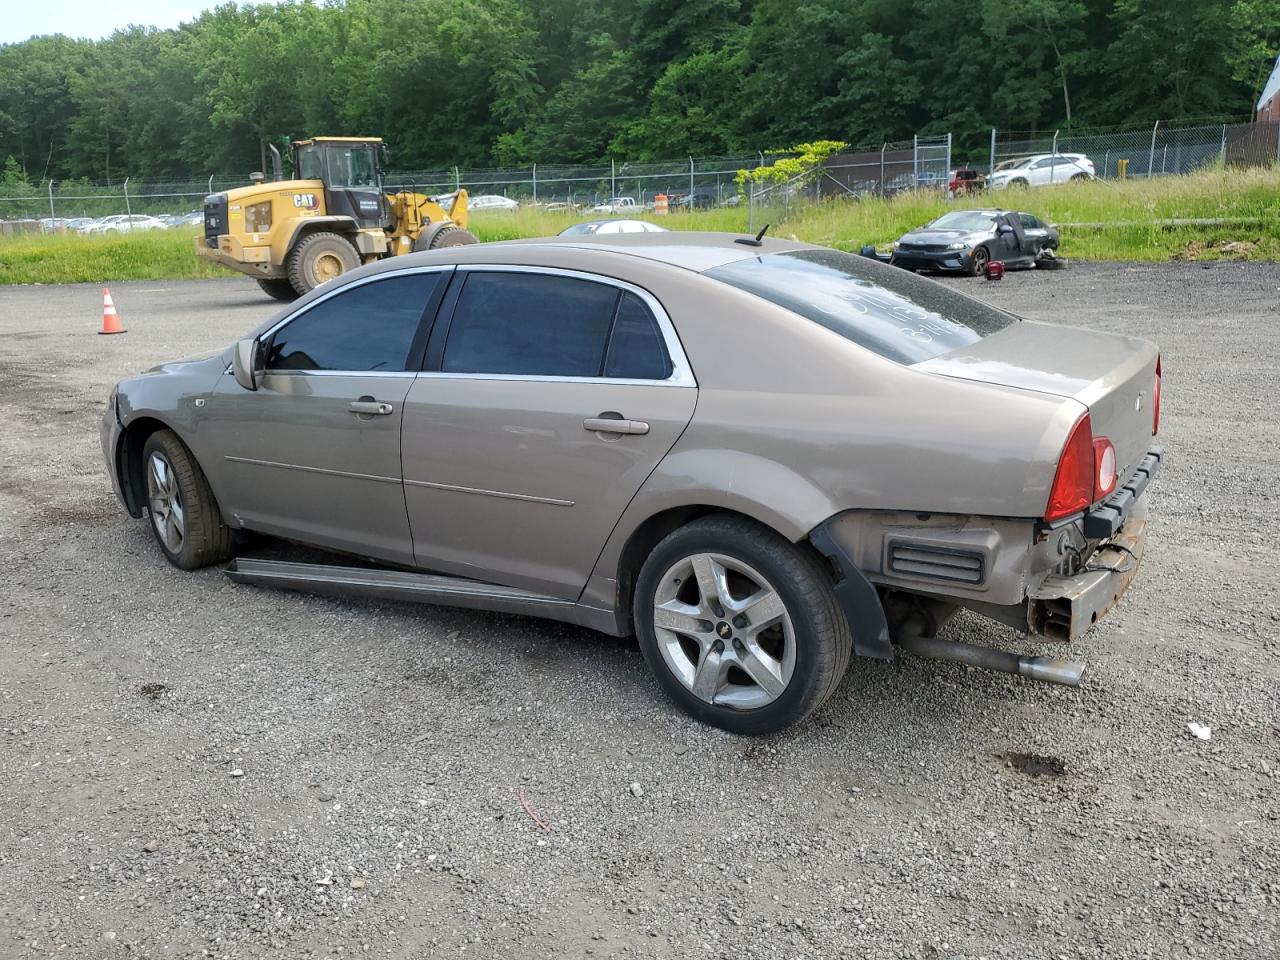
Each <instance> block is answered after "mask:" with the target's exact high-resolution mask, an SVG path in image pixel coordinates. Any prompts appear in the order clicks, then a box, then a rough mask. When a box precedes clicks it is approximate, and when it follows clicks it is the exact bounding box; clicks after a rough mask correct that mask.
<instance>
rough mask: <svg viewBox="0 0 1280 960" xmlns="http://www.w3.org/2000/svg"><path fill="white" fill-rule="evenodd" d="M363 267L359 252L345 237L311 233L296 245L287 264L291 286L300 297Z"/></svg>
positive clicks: (335, 234) (325, 233)
mask: <svg viewBox="0 0 1280 960" xmlns="http://www.w3.org/2000/svg"><path fill="white" fill-rule="evenodd" d="M358 266H360V255H359V254H358V253H356V248H355V247H353V246H352V245H351V243H350V241H348V240H347V238H346V237H344V236H342V235H341V234H337V233H328V232H320V233H311V234H308V235H307V236H305V237H303V238H302V239H301V240H299V241H298V242H297V244H296V245H295V246H294V248H293V250H292V251H290V253H289V256H288V259H287V260H286V262H285V267H286V270H287V271H288V274H289V283H290V284H292V285H293V289H294V290H295V291H296V292H297V294H298V296H302V295H303V294H306V293H310V292H311V291H312V290H314V289H315V288H316V287H318V286H320V284H322V283H325V282H326V281H329V280H334V279H336V278H337V277H340V276H342V275H343V274H344V273H346V272H347V271H349V270H354V269H355V268H356V267H358Z"/></svg>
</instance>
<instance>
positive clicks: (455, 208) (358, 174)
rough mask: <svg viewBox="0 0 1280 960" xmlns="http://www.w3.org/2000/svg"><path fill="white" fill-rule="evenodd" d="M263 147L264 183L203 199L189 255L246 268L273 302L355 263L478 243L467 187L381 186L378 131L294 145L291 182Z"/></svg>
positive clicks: (258, 179)
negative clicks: (200, 225) (470, 224)
mask: <svg viewBox="0 0 1280 960" xmlns="http://www.w3.org/2000/svg"><path fill="white" fill-rule="evenodd" d="M269 149H270V150H271V159H272V167H273V168H274V179H273V180H272V181H271V182H270V183H268V182H265V177H264V176H263V175H262V174H261V173H255V174H253V175H252V176H251V179H252V180H253V185H252V186H248V187H239V188H237V189H235V190H228V191H226V192H225V193H214V194H210V195H209V196H207V197H205V201H204V235H203V236H200V237H197V238H196V253H197V254H199V255H200V256H202V257H208V258H209V259H210V260H213V261H215V262H217V263H220V264H222V265H223V266H225V267H230V268H231V269H232V270H239V271H240V272H241V273H245V274H248V275H249V276H251V277H253V278H254V279H255V280H257V281H258V285H259V286H260V287H262V289H263V290H265V291H266V292H267V293H268V294H270V295H271V296H273V297H275V298H276V299H277V300H293V299H294V298H296V297H299V296H301V295H302V294H304V293H306V292H307V291H309V290H311V289H313V288H314V287H317V286H319V285H320V284H322V283H324V282H325V281H326V280H332V279H333V278H334V277H336V276H339V275H341V274H343V273H346V272H347V271H348V270H353V269H355V268H356V267H358V266H360V264H362V263H369V262H371V261H373V260H380V259H382V258H383V257H393V256H396V255H397V254H401V253H409V252H411V251H414V250H430V249H434V248H436V247H456V246H460V245H461V244H464V243H475V242H476V238H475V236H474V235H473V234H471V233H470V232H469V231H468V230H467V229H466V226H467V192H466V191H465V190H458V191H457V192H456V193H452V194H449V195H447V196H440V197H432V196H426V195H424V194H421V193H418V192H417V191H416V190H414V189H403V190H400V191H397V192H390V193H388V192H387V191H386V190H384V189H383V184H382V165H381V162H380V161H381V159H382V158H383V157H384V156H385V152H386V151H385V147H384V146H383V143H382V140H381V139H380V138H378V137H315V138H314V139H311V140H296V141H294V143H293V169H294V172H295V174H296V179H293V180H285V179H284V174H283V172H282V169H281V168H282V164H281V160H280V151H278V150H277V149H276V148H275V147H274V146H271V147H270V148H269Z"/></svg>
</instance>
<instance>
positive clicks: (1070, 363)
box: [914, 320, 1160, 486]
mask: <svg viewBox="0 0 1280 960" xmlns="http://www.w3.org/2000/svg"><path fill="white" fill-rule="evenodd" d="M1159 352H1160V351H1159V350H1158V348H1157V347H1156V345H1155V344H1154V343H1151V342H1150V341H1148V340H1139V339H1137V338H1135V337H1124V336H1120V335H1118V334H1114V333H1102V332H1099V331H1096V330H1082V329H1080V328H1078V327H1063V326H1057V325H1055V324H1048V323H1036V322H1035V321H1032V320H1024V321H1022V322H1021V323H1015V324H1014V325H1013V326H1011V327H1008V328H1007V329H1004V330H1001V331H1000V332H999V333H995V334H992V335H991V336H989V337H987V338H986V339H984V340H979V341H978V342H976V343H972V344H970V345H968V346H965V347H961V348H960V349H958V350H953V351H952V352H950V353H945V354H943V355H942V356H940V357H934V358H933V359H932V360H926V361H925V362H923V363H918V364H916V365H915V367H914V369H916V370H920V371H923V372H926V373H934V374H939V375H941V376H946V377H957V378H959V379H962V380H976V381H979V382H982V383H995V384H1001V385H1002V386H1009V387H1017V388H1019V389H1023V390H1034V391H1036V392H1037V393H1047V394H1052V395H1054V396H1059V397H1069V398H1071V399H1072V400H1076V401H1078V402H1079V403H1081V404H1083V405H1084V406H1085V407H1088V408H1089V416H1090V419H1091V420H1092V421H1093V435H1094V437H1095V438H1098V437H1106V438H1107V439H1109V440H1110V441H1111V442H1112V444H1114V445H1115V449H1116V469H1117V473H1118V475H1119V482H1118V483H1117V486H1123V485H1124V482H1125V481H1126V480H1127V479H1128V478H1129V476H1130V474H1132V473H1133V471H1134V469H1135V468H1136V467H1137V466H1138V463H1139V462H1140V461H1141V460H1142V458H1143V456H1144V455H1145V454H1146V452H1147V450H1148V449H1150V447H1151V423H1152V414H1153V410H1152V401H1153V397H1152V389H1153V387H1154V386H1155V376H1156V358H1157V357H1158V356H1159ZM1083 412H1084V411H1083V410H1082V411H1081V413H1083ZM1062 439H1063V441H1064V442H1065V441H1066V437H1063V438H1062Z"/></svg>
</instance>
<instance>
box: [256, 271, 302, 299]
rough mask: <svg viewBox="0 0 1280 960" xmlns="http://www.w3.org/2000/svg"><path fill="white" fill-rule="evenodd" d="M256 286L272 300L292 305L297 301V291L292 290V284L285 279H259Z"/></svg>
mask: <svg viewBox="0 0 1280 960" xmlns="http://www.w3.org/2000/svg"><path fill="white" fill-rule="evenodd" d="M258 286H259V287H261V288H262V292H263V293H265V294H266V295H267V296H269V297H271V298H272V299H274V300H282V301H284V302H285V303H292V302H293V301H294V300H297V299H298V291H297V290H295V289H293V284H292V283H291V282H290V281H289V280H288V279H286V278H285V277H259V278H258Z"/></svg>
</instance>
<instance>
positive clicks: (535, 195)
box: [533, 163, 538, 203]
mask: <svg viewBox="0 0 1280 960" xmlns="http://www.w3.org/2000/svg"><path fill="white" fill-rule="evenodd" d="M533 202H534V203H537V202H538V165H537V164H536V163H535V164H534V165H533Z"/></svg>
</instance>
